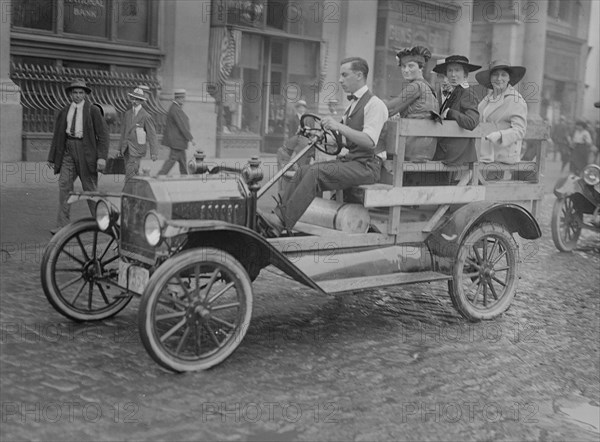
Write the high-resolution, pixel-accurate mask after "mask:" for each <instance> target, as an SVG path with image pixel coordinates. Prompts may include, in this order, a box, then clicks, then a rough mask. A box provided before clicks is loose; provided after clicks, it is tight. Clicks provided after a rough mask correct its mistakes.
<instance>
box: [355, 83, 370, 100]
mask: <svg viewBox="0 0 600 442" xmlns="http://www.w3.org/2000/svg"><path fill="white" fill-rule="evenodd" d="M368 90H369V88H368V87H367V85H366V84H365V85H364V86H363V87H361V88H360V89H358V90H357V91H356V92H354V95H356V101H358V100H360V98H361V97H362V96H363V95H364V94H366V93H367V91H368Z"/></svg>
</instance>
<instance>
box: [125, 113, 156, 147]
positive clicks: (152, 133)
mask: <svg viewBox="0 0 600 442" xmlns="http://www.w3.org/2000/svg"><path fill="white" fill-rule="evenodd" d="M136 127H141V128H143V129H144V131H146V143H145V144H139V143H138V141H137V135H136V130H135V129H136ZM148 146H150V154H151V155H157V154H158V142H157V139H156V128H155V126H154V120H153V119H152V117H151V116H150V114H149V113H148V111H146V109H144V107H143V106H142V108H141V109H140V111H139V112H138V114H137V115H135V116H134V115H133V109H128V110H127V112H125V114H124V115H123V120H122V121H121V140H120V141H119V150H120V151H121V152H122V153H125V151H126V150H127V149H129V155H130V156H132V157H143V156H145V155H146V151H147V148H148Z"/></svg>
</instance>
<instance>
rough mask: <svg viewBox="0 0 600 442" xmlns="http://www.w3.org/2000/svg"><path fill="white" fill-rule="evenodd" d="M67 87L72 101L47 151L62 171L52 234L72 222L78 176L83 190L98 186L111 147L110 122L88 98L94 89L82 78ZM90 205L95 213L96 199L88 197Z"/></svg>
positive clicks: (52, 165)
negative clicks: (71, 200)
mask: <svg viewBox="0 0 600 442" xmlns="http://www.w3.org/2000/svg"><path fill="white" fill-rule="evenodd" d="M65 90H66V93H67V95H69V96H70V98H71V103H69V104H68V105H67V106H65V107H64V108H63V109H61V111H60V112H59V114H58V116H57V118H56V121H55V123H54V135H53V137H52V144H51V145H50V152H49V154H48V166H49V167H50V168H51V169H54V173H55V174H60V175H59V178H58V216H57V219H56V228H54V229H52V230H51V232H52V234H55V233H56V232H57V231H58V230H59V229H60V228H62V227H63V226H66V225H67V224H69V222H70V218H71V208H70V205H69V204H68V203H67V199H68V197H69V193H70V192H72V191H73V185H74V183H75V180H76V179H77V178H79V180H80V181H81V187H82V188H83V190H84V191H87V192H92V191H95V190H96V188H97V186H98V172H102V171H103V170H104V167H105V166H106V158H107V156H108V147H109V133H108V126H107V125H106V122H105V121H104V118H103V117H102V112H101V110H100V108H99V107H98V106H96V105H93V104H92V103H90V102H89V101H88V100H86V96H87V95H88V94H90V93H91V91H92V90H91V89H90V88H89V87H88V86H87V85H86V83H85V81H84V80H81V79H77V80H74V81H73V82H72V83H71V84H70V85H69V87H67V88H66V89H65ZM88 205H89V208H90V212H91V213H92V215H94V212H95V203H94V202H93V201H88Z"/></svg>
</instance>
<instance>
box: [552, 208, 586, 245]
mask: <svg viewBox="0 0 600 442" xmlns="http://www.w3.org/2000/svg"><path fill="white" fill-rule="evenodd" d="M582 226H583V214H582V213H581V212H578V211H577V209H576V208H575V204H574V203H573V199H572V198H569V197H567V198H557V199H556V201H554V206H553V207H552V222H551V230H552V241H554V245H555V246H556V248H557V249H558V250H560V251H561V252H572V251H573V250H574V249H575V247H577V241H578V240H579V236H580V235H581V229H582Z"/></svg>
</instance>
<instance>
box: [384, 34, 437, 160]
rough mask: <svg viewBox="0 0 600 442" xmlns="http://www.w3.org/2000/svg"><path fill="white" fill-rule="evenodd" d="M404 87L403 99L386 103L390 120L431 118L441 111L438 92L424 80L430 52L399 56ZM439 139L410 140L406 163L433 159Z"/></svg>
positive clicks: (409, 51) (404, 52) (418, 50)
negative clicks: (395, 116)
mask: <svg viewBox="0 0 600 442" xmlns="http://www.w3.org/2000/svg"><path fill="white" fill-rule="evenodd" d="M396 58H397V59H398V65H399V66H400V68H401V71H402V76H403V77H404V80H405V83H404V85H403V87H402V90H401V91H400V95H399V96H397V97H395V98H392V99H391V100H390V101H388V102H386V105H387V108H388V112H389V116H390V117H393V116H394V115H396V114H400V117H401V118H421V119H429V118H431V111H433V112H435V113H437V112H438V110H439V106H438V102H437V99H436V97H435V92H434V91H433V88H432V87H431V85H430V84H429V83H428V82H427V81H426V80H425V79H424V78H423V68H424V67H425V64H426V63H427V62H428V61H429V59H430V58H431V52H430V51H429V49H427V48H426V47H423V46H415V47H414V48H410V49H403V50H401V51H400V52H398V54H396ZM435 148H436V139H435V138H432V137H408V138H407V139H406V150H405V155H404V159H405V160H406V161H427V160H431V159H432V158H433V155H434V153H435Z"/></svg>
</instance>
